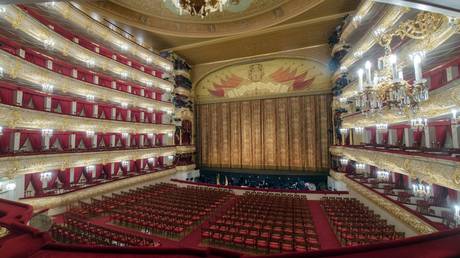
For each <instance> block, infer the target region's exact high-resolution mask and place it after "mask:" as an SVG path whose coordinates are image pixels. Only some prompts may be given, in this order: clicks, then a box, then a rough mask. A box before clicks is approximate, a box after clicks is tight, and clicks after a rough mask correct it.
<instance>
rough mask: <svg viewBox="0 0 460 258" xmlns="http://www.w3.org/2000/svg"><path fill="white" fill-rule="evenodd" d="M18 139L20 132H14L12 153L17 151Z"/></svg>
mask: <svg viewBox="0 0 460 258" xmlns="http://www.w3.org/2000/svg"><path fill="white" fill-rule="evenodd" d="M20 138H21V133H20V132H15V133H14V136H13V146H12V147H13V150H14V151H19V148H20V146H19V142H20Z"/></svg>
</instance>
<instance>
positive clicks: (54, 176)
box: [46, 170, 58, 189]
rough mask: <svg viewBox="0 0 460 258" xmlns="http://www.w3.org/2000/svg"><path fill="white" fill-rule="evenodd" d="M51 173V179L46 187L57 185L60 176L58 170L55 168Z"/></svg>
mask: <svg viewBox="0 0 460 258" xmlns="http://www.w3.org/2000/svg"><path fill="white" fill-rule="evenodd" d="M50 173H51V179H50V180H49V181H48V185H46V188H49V189H52V188H55V187H56V180H57V178H58V170H53V171H51V172H50Z"/></svg>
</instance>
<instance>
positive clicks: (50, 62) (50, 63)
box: [46, 60, 53, 70]
mask: <svg viewBox="0 0 460 258" xmlns="http://www.w3.org/2000/svg"><path fill="white" fill-rule="evenodd" d="M46 68H48V69H50V70H53V61H51V60H46Z"/></svg>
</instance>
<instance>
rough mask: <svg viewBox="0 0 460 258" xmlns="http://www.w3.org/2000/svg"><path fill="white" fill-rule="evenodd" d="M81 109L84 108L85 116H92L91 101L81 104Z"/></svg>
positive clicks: (92, 107)
mask: <svg viewBox="0 0 460 258" xmlns="http://www.w3.org/2000/svg"><path fill="white" fill-rule="evenodd" d="M83 109H84V110H85V116H86V117H93V109H94V104H92V103H84V104H83Z"/></svg>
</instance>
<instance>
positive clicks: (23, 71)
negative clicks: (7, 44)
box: [0, 51, 174, 112]
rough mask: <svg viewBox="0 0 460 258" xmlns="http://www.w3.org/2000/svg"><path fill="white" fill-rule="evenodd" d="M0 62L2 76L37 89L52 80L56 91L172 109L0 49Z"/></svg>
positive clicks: (159, 102) (118, 102)
mask: <svg viewBox="0 0 460 258" xmlns="http://www.w3.org/2000/svg"><path fill="white" fill-rule="evenodd" d="M0 66H1V67H3V74H4V76H5V77H7V75H9V77H10V78H11V79H12V80H14V81H21V82H23V83H25V84H27V85H31V86H34V87H35V88H38V89H40V90H41V87H42V84H43V83H49V84H52V85H53V86H54V89H56V90H57V91H60V92H63V93H71V94H75V95H77V96H80V97H82V98H86V96H88V95H92V96H94V97H95V99H100V100H102V101H108V102H112V103H117V104H120V103H127V104H128V105H132V106H134V107H140V108H145V109H148V108H153V109H155V110H161V111H169V112H172V111H173V110H174V106H173V104H172V103H165V102H161V101H157V100H154V99H148V98H145V97H140V96H136V95H134V94H130V93H127V92H120V91H118V90H114V89H111V88H105V87H102V86H98V85H94V84H91V83H87V82H83V81H80V80H77V79H74V78H71V77H68V76H64V75H61V74H58V73H55V72H53V71H50V70H48V69H45V68H43V67H40V66H37V65H34V64H31V63H29V62H27V61H25V60H23V59H21V58H19V57H16V56H13V55H10V54H8V53H6V52H4V51H1V52H0Z"/></svg>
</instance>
